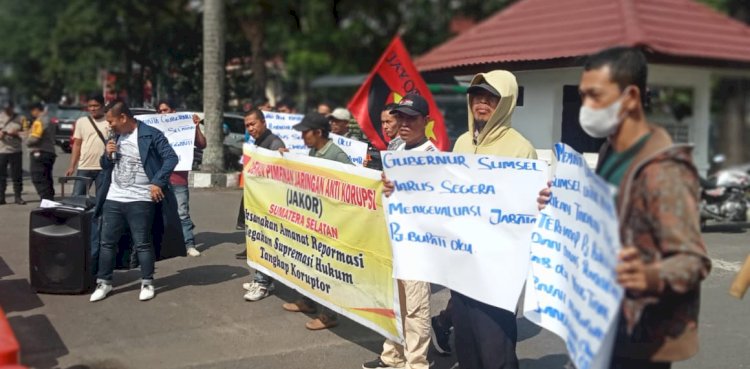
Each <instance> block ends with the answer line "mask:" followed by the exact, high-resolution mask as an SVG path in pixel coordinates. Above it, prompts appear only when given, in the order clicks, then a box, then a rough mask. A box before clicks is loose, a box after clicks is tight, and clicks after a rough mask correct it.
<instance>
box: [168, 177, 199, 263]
mask: <svg viewBox="0 0 750 369" xmlns="http://www.w3.org/2000/svg"><path fill="white" fill-rule="evenodd" d="M172 191H173V192H174V196H175V197H176V198H177V214H178V215H179V216H180V223H182V237H183V238H185V249H189V248H191V247H195V236H193V229H194V228H195V224H193V220H192V219H190V191H188V186H179V185H172Z"/></svg>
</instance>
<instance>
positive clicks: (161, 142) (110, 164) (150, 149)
mask: <svg viewBox="0 0 750 369" xmlns="http://www.w3.org/2000/svg"><path fill="white" fill-rule="evenodd" d="M137 122H138V152H139V154H140V156H141V163H142V164H143V171H144V172H146V176H147V177H148V179H149V181H151V184H154V185H157V186H159V187H161V188H162V190H165V191H166V190H167V189H168V186H169V175H170V174H172V171H173V170H174V168H175V167H176V166H177V162H178V161H179V159H178V157H177V154H175V152H174V149H172V146H171V145H170V144H169V141H167V138H166V137H165V136H164V134H163V133H162V132H161V131H159V130H158V129H156V128H153V127H151V126H149V125H147V124H145V123H142V122H140V121H137ZM99 163H100V164H101V166H102V175H103V176H104V178H103V182H102V185H101V186H100V187H99V189H98V190H97V193H96V209H95V214H96V215H97V216H98V215H99V214H101V209H102V206H103V205H104V201H105V200H106V199H107V193H108V192H109V186H110V184H111V183H112V169H113V168H114V167H115V162H114V161H112V160H111V159H110V158H109V156H108V155H107V153H106V151H105V152H104V154H102V157H101V158H100V159H99Z"/></svg>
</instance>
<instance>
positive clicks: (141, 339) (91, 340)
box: [0, 154, 750, 369]
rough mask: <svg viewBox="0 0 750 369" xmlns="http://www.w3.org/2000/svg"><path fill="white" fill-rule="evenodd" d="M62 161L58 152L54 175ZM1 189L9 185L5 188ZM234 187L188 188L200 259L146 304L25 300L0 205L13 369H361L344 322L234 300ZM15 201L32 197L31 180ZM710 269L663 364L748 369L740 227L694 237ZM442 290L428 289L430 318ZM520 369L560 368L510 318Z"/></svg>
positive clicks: (241, 278)
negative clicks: (689, 348) (694, 351)
mask: <svg viewBox="0 0 750 369" xmlns="http://www.w3.org/2000/svg"><path fill="white" fill-rule="evenodd" d="M68 160H69V156H68V155H65V154H62V155H60V157H58V159H57V162H56V165H55V174H56V175H60V174H62V173H63V172H64V171H65V169H66V167H67V164H68ZM9 191H10V189H9ZM239 196H240V193H239V191H232V190H224V191H211V190H204V191H197V190H194V191H192V193H191V213H192V216H193V219H194V220H195V222H196V225H197V228H196V239H197V242H198V244H199V245H198V248H199V249H200V250H201V251H202V252H203V255H202V256H200V257H198V258H190V257H185V258H177V259H171V260H167V261H162V262H159V263H157V272H156V288H157V295H156V298H155V299H153V300H151V301H148V302H139V301H138V288H139V281H138V278H139V273H138V271H137V270H134V271H127V272H117V273H116V274H115V281H114V283H115V290H114V292H113V293H112V294H111V295H110V297H108V298H107V299H106V300H103V301H101V302H98V303H90V302H88V295H78V296H75V295H74V296H68V295H45V294H39V295H37V294H34V293H33V292H32V291H31V287H30V285H29V264H28V221H29V212H30V211H31V210H32V209H33V208H35V207H36V206H38V202H30V203H29V204H28V205H26V206H17V205H5V206H0V235H2V238H0V239H1V240H0V306H2V307H3V309H4V310H5V312H6V314H7V315H8V319H9V321H10V324H11V326H12V327H13V329H14V330H15V333H16V335H17V337H18V339H19V341H20V342H21V347H22V355H21V360H22V363H23V364H25V365H28V366H30V367H34V368H75V369H85V368H92V369H93V368H102V369H119V368H217V369H219V368H222V369H225V368H226V369H230V368H360V367H361V364H362V362H363V361H366V360H371V359H374V358H375V357H377V355H378V353H379V351H380V348H381V344H382V338H381V337H379V336H378V335H376V334H374V333H372V332H371V331H369V330H367V329H366V328H363V327H361V326H359V325H358V324H356V323H354V322H352V321H349V320H346V319H343V321H342V324H341V325H339V326H338V327H337V328H334V329H332V330H330V331H323V332H310V331H308V330H306V329H305V328H304V323H305V322H306V321H307V319H308V317H307V316H304V315H302V314H294V313H287V312H285V311H283V310H282V309H281V304H282V303H283V302H285V301H287V300H291V299H293V298H294V297H295V294H294V293H293V291H291V290H289V289H287V288H284V287H280V288H278V287H277V293H276V294H275V295H273V296H271V297H269V298H267V299H264V300H262V301H259V302H255V303H250V302H245V301H244V300H243V299H242V294H243V293H244V291H243V290H242V287H241V283H242V282H246V281H248V280H249V275H250V271H249V269H248V267H247V266H246V265H245V264H244V262H242V261H239V260H235V259H234V254H235V253H236V252H238V251H240V250H241V249H242V245H241V244H242V242H243V238H242V233H241V232H238V231H235V230H234V221H235V218H236V209H237V202H238V201H239ZM25 198H26V199H27V200H35V201H38V200H37V199H38V197H37V196H36V193H35V192H34V189H33V187H31V186H30V183H28V182H27V183H26V187H25ZM705 239H706V243H707V245H708V247H709V253H710V254H711V257H712V258H713V259H714V270H713V271H712V273H711V275H710V276H709V278H708V279H707V280H706V281H705V282H704V283H703V294H702V301H703V302H702V311H701V321H700V337H701V345H702V347H701V351H700V353H699V354H698V355H697V356H696V357H694V358H692V359H691V360H688V361H685V362H682V363H678V364H676V365H674V366H673V367H674V368H678V369H688V368H690V369H697V368H722V369H723V368H750V298H747V299H746V300H744V301H738V300H736V299H733V298H731V297H730V296H729V295H728V293H727V290H728V288H729V284H730V283H731V279H732V277H733V275H734V273H735V271H736V270H737V269H738V268H739V265H740V262H741V261H742V260H744V258H745V256H746V255H747V254H748V252H750V245H749V244H748V237H747V233H746V231H745V229H744V228H743V227H713V228H712V229H710V230H709V231H708V232H707V233H705ZM447 299H448V293H447V291H445V290H444V289H441V288H435V289H434V294H433V298H432V310H433V314H437V312H438V311H439V310H440V309H442V308H443V307H444V306H445V303H446V302H447ZM519 328H520V332H519V346H518V355H519V358H520V359H521V367H522V368H538V369H542V368H545V369H547V368H549V369H557V368H563V367H565V364H566V362H567V359H566V355H565V351H564V350H565V349H564V345H563V344H562V342H561V341H560V340H559V339H557V338H556V337H555V336H553V335H552V334H551V333H549V332H547V331H544V330H542V329H540V328H538V327H536V326H535V325H533V324H531V323H529V322H528V321H526V320H524V319H523V318H520V319H519ZM431 359H433V360H435V364H434V366H433V367H434V368H438V369H444V368H450V367H451V366H452V365H453V363H454V362H455V358H454V357H447V358H444V357H439V356H437V355H435V354H434V353H431Z"/></svg>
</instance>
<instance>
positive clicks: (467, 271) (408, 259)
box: [382, 151, 548, 311]
mask: <svg viewBox="0 0 750 369" xmlns="http://www.w3.org/2000/svg"><path fill="white" fill-rule="evenodd" d="M382 155H383V169H384V171H385V174H386V177H388V179H389V180H391V181H393V182H394V184H395V187H396V189H395V191H394V192H393V194H392V195H391V197H390V198H388V199H387V200H386V204H385V206H384V208H385V211H386V216H387V221H388V232H389V235H390V238H391V244H392V247H393V254H394V258H393V259H394V266H393V269H394V275H395V277H396V278H399V279H406V280H420V281H426V282H431V283H437V284H440V285H443V286H446V287H448V288H450V289H451V290H454V291H457V292H459V293H462V294H464V295H466V296H469V297H471V298H473V299H476V300H479V301H482V302H484V303H487V304H490V305H494V306H497V307H500V308H502V309H506V310H509V311H515V309H516V305H517V303H518V299H519V296H520V294H521V290H522V289H523V284H524V281H525V280H526V277H527V275H528V268H529V242H528V237H529V234H530V233H531V229H532V227H533V226H534V224H535V223H536V218H537V214H538V210H537V205H536V198H537V195H538V193H539V190H540V189H541V188H543V187H544V186H545V183H546V180H547V177H548V174H547V173H548V166H547V164H546V163H545V162H543V161H540V160H529V159H514V158H501V157H495V156H488V155H469V154H466V155H463V154H455V153H437V152H413V151H400V152H383V153H382Z"/></svg>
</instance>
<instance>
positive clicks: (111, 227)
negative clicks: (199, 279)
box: [90, 100, 178, 302]
mask: <svg viewBox="0 0 750 369" xmlns="http://www.w3.org/2000/svg"><path fill="white" fill-rule="evenodd" d="M106 119H107V122H109V125H110V127H111V129H112V131H114V132H115V133H116V135H117V137H116V138H113V139H110V140H109V142H107V147H106V150H105V152H104V155H102V158H101V160H100V162H101V166H102V170H103V171H104V179H105V180H104V184H103V185H102V186H101V188H100V191H99V193H97V204H96V210H95V214H96V215H101V250H100V254H99V269H98V270H99V271H98V274H97V287H96V290H95V291H94V293H93V294H92V295H91V298H90V301H92V302H94V301H99V300H102V299H104V298H105V297H107V294H109V292H110V291H112V272H113V270H114V266H115V258H116V254H117V244H118V242H119V239H120V236H122V233H123V232H124V230H125V229H126V227H127V228H129V229H130V236H131V238H132V241H133V248H134V249H135V252H136V253H137V256H138V263H139V264H140V267H141V293H140V296H139V299H140V300H141V301H146V300H150V299H152V298H153V297H154V286H153V280H154V262H155V255H154V248H153V233H152V225H153V223H154V215H155V213H156V203H158V202H161V201H162V200H163V199H164V193H165V191H166V190H167V188H168V186H169V175H170V174H171V173H172V171H173V170H174V168H175V166H176V165H177V161H178V158H177V154H175V152H174V150H173V149H172V146H170V144H169V142H168V141H167V138H166V137H164V134H163V133H161V131H159V130H158V129H156V128H153V127H150V126H148V125H146V124H144V123H142V122H139V121H137V120H136V119H135V118H134V117H133V114H132V113H131V112H130V109H128V107H127V105H126V104H125V103H124V102H122V101H119V100H118V101H115V102H113V103H111V104H110V105H109V106H108V107H107V115H106Z"/></svg>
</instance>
